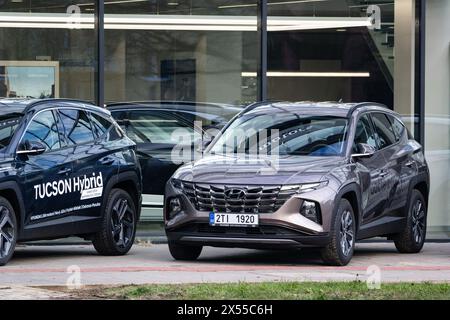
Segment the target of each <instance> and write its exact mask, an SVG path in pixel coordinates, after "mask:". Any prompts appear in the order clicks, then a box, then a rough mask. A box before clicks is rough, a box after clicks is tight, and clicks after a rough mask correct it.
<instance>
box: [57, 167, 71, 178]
mask: <svg viewBox="0 0 450 320" xmlns="http://www.w3.org/2000/svg"><path fill="white" fill-rule="evenodd" d="M71 172H72V169H71V168H64V169H61V170H59V171H58V174H59V175H61V176H62V175H66V174H69V173H71Z"/></svg>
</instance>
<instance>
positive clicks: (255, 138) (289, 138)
mask: <svg viewBox="0 0 450 320" xmlns="http://www.w3.org/2000/svg"><path fill="white" fill-rule="evenodd" d="M347 128H348V120H347V119H346V118H342V117H336V116H320V115H319V116H317V115H307V114H296V113H292V112H285V111H282V112H279V113H272V114H244V115H243V116H241V117H239V118H237V119H236V120H235V121H233V123H231V124H230V126H229V127H228V128H227V130H226V131H225V132H224V133H223V134H222V135H221V136H220V137H219V138H218V140H217V142H216V143H215V144H214V146H213V147H212V148H211V149H210V152H211V153H213V154H228V155H233V154H240V153H243V154H256V155H272V156H273V155H280V156H319V157H320V156H342V155H343V154H344V150H345V139H346V135H347Z"/></svg>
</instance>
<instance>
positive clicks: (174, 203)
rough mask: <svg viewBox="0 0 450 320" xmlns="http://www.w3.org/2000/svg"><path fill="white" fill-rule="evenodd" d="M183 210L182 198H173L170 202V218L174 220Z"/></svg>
mask: <svg viewBox="0 0 450 320" xmlns="http://www.w3.org/2000/svg"><path fill="white" fill-rule="evenodd" d="M182 210H183V207H182V205H181V201H180V198H172V199H170V200H169V218H170V219H172V218H174V217H175V216H176V215H177V214H179V213H180V212H181V211H182Z"/></svg>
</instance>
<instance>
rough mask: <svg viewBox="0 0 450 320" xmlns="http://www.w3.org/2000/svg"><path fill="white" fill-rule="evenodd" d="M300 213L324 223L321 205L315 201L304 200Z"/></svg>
mask: <svg viewBox="0 0 450 320" xmlns="http://www.w3.org/2000/svg"><path fill="white" fill-rule="evenodd" d="M300 214H301V215H302V216H304V217H305V218H308V219H309V220H311V221H314V222H315V223H319V224H321V223H322V219H321V218H322V217H321V214H320V207H319V205H318V204H317V203H315V202H313V201H307V200H304V201H303V203H302V206H301V208H300Z"/></svg>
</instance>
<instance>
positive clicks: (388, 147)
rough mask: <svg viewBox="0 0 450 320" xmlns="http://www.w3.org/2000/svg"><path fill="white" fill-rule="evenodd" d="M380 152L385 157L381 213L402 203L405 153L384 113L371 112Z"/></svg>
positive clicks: (382, 172) (382, 174)
mask: <svg viewBox="0 0 450 320" xmlns="http://www.w3.org/2000/svg"><path fill="white" fill-rule="evenodd" d="M372 121H373V124H374V128H375V132H376V136H377V139H378V144H379V147H380V152H381V153H382V154H383V156H384V158H385V159H386V163H385V165H384V166H383V167H382V168H381V170H382V171H381V176H382V179H381V185H380V187H381V188H382V190H383V192H384V193H385V197H386V201H385V203H384V206H383V210H382V212H381V214H386V213H388V212H389V211H392V210H394V209H396V208H399V207H400V206H401V205H402V202H403V200H402V199H403V198H404V191H402V185H401V174H402V172H401V171H402V163H403V162H405V161H406V154H405V153H404V152H402V145H401V144H400V143H399V140H398V139H397V137H396V135H395V132H394V129H393V127H392V123H391V121H390V119H389V116H388V115H387V114H386V113H382V112H374V113H372Z"/></svg>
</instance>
